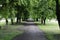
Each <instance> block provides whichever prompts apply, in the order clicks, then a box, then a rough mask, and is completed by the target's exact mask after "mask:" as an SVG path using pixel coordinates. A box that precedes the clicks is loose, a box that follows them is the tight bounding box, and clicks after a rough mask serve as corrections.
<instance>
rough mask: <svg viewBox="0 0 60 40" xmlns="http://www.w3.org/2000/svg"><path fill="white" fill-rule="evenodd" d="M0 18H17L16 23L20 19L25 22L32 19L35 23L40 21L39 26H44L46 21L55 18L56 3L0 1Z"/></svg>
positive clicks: (17, 0)
mask: <svg viewBox="0 0 60 40" xmlns="http://www.w3.org/2000/svg"><path fill="white" fill-rule="evenodd" d="M0 4H1V5H2V7H0V18H5V19H6V24H8V20H7V19H8V18H10V19H11V24H13V23H14V22H13V19H14V18H17V21H16V23H20V22H21V19H22V20H23V21H26V20H27V19H28V18H30V17H31V18H33V19H34V20H35V21H38V19H41V24H45V21H46V19H52V18H56V14H55V13H56V1H55V0H0Z"/></svg>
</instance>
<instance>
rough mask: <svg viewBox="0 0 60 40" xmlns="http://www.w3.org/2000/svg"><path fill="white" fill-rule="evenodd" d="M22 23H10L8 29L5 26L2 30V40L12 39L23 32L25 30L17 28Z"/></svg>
mask: <svg viewBox="0 0 60 40" xmlns="http://www.w3.org/2000/svg"><path fill="white" fill-rule="evenodd" d="M20 26H21V25H8V27H7V28H6V29H4V27H3V28H2V29H1V30H0V40H11V39H12V38H14V37H15V36H16V35H19V34H22V33H23V31H20V30H17V28H19V27H20Z"/></svg>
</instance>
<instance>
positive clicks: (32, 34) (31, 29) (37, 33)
mask: <svg viewBox="0 0 60 40" xmlns="http://www.w3.org/2000/svg"><path fill="white" fill-rule="evenodd" d="M24 27H25V30H24V33H23V34H20V35H17V36H16V37H14V38H13V39H12V40H47V38H46V36H45V33H44V32H42V31H41V30H40V29H39V28H38V27H37V25H35V24H34V22H26V23H24Z"/></svg>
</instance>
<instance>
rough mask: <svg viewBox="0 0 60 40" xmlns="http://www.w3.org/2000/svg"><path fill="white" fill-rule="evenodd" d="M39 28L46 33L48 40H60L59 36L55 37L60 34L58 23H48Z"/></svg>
mask: <svg viewBox="0 0 60 40" xmlns="http://www.w3.org/2000/svg"><path fill="white" fill-rule="evenodd" d="M39 28H40V29H41V30H42V31H44V32H45V33H46V36H47V38H48V40H60V39H59V38H58V37H59V36H57V37H56V36H55V35H59V34H60V29H59V27H58V24H57V23H53V22H47V24H46V25H39ZM56 38H57V39H56Z"/></svg>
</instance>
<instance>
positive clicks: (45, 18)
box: [44, 17, 46, 25]
mask: <svg viewBox="0 0 60 40" xmlns="http://www.w3.org/2000/svg"><path fill="white" fill-rule="evenodd" d="M45 24H46V17H45V18H44V25H45Z"/></svg>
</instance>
